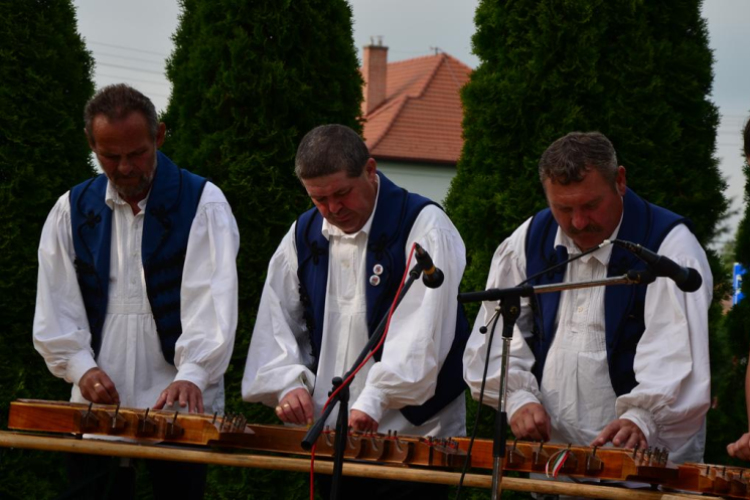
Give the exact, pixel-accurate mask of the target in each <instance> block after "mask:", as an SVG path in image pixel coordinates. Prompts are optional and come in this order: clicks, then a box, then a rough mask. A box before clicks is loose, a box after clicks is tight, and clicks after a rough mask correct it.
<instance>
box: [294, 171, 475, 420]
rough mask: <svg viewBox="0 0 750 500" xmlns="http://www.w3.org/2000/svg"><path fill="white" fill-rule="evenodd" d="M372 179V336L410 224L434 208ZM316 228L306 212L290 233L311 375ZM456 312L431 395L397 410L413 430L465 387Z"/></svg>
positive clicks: (322, 255) (323, 252) (320, 267)
mask: <svg viewBox="0 0 750 500" xmlns="http://www.w3.org/2000/svg"><path fill="white" fill-rule="evenodd" d="M378 175H379V176H380V189H379V193H378V204H377V210H376V211H375V216H374V218H373V221H372V229H371V230H370V234H369V237H368V243H367V263H366V267H365V269H366V270H370V269H373V268H374V266H375V265H376V264H380V265H382V266H383V273H382V274H381V275H380V283H379V285H377V286H374V285H372V284H370V283H368V284H367V285H366V287H367V290H366V297H367V327H368V334H369V335H372V334H373V333H374V332H375V329H376V328H377V326H378V324H379V323H380V321H381V319H382V318H383V317H384V316H385V315H386V314H387V312H388V310H389V308H390V306H391V303H392V302H393V300H394V298H395V296H396V292H397V290H398V286H399V284H400V282H401V277H402V275H403V273H404V269H405V268H406V257H405V255H404V249H405V248H407V245H409V244H411V242H408V241H406V240H407V238H408V236H409V233H410V232H411V228H412V226H413V225H414V221H415V220H416V219H417V216H418V215H419V213H420V212H421V211H422V209H423V208H424V207H426V206H427V205H434V203H433V202H432V201H430V200H429V199H427V198H424V197H422V196H419V195H417V194H413V193H409V192H408V191H406V190H405V189H402V188H400V187H398V186H396V185H395V184H393V183H392V182H391V181H390V180H388V178H387V177H385V176H384V175H383V174H382V173H378ZM322 226H323V217H321V215H320V212H318V210H317V209H316V208H312V209H310V210H308V211H307V212H305V213H304V214H302V215H301V216H300V217H299V219H298V220H297V227H296V233H295V244H296V247H297V263H298V269H297V275H298V277H299V282H300V290H299V291H300V299H301V301H302V304H303V306H304V315H305V321H306V323H307V329H308V333H309V334H310V341H311V345H312V349H313V353H312V354H313V358H314V359H315V366H314V367H313V368H312V369H313V371H317V362H318V361H317V360H318V358H319V356H320V347H321V342H322V339H323V319H324V317H325V298H326V289H327V285H328V240H327V239H326V238H325V237H324V236H323V235H322V233H321V229H322ZM366 272H367V271H366ZM456 293H458V290H456ZM457 308H458V314H457V317H456V334H455V337H454V339H453V344H452V345H451V349H450V351H449V353H448V356H447V358H446V359H445V362H444V363H443V367H442V369H441V370H440V373H439V374H438V378H437V387H436V390H435V395H434V396H433V397H432V398H430V399H429V400H428V401H427V402H425V403H424V404H423V405H420V406H408V407H405V408H402V409H401V413H402V414H403V415H404V417H406V419H407V420H409V422H411V423H412V424H414V425H421V424H423V423H424V422H426V421H427V420H429V419H430V418H431V417H432V416H433V415H435V414H436V413H437V412H438V411H440V410H442V409H443V408H444V407H445V406H447V405H448V404H449V403H450V402H452V401H453V400H454V399H456V398H457V397H459V396H461V397H463V393H464V389H465V388H466V384H465V383H464V381H463V364H462V355H463V352H464V347H465V346H466V340H467V339H468V338H469V333H470V330H469V322H468V321H467V319H466V315H465V313H464V310H463V307H462V306H461V305H458V304H457ZM381 354H382V352H381V350H379V351H378V352H376V353H375V355H374V357H375V359H376V360H378V361H379V360H380V356H381ZM326 382H327V381H326Z"/></svg>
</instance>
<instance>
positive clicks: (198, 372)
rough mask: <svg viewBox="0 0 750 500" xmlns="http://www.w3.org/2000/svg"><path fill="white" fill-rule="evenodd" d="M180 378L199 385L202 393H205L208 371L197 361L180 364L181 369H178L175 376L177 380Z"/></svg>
mask: <svg viewBox="0 0 750 500" xmlns="http://www.w3.org/2000/svg"><path fill="white" fill-rule="evenodd" d="M180 380H184V381H186V382H192V383H193V384H195V385H196V387H198V389H200V391H201V393H203V392H205V390H206V387H207V386H208V373H207V372H206V370H204V369H203V367H201V366H200V365H197V364H195V363H184V364H182V365H180V369H179V370H178V371H177V375H176V376H175V378H174V381H175V382H178V381H180Z"/></svg>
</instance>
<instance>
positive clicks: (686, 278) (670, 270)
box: [613, 240, 703, 292]
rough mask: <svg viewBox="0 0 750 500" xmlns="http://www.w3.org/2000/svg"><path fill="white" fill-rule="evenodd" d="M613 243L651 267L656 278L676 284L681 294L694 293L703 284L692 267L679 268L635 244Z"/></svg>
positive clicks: (619, 241) (674, 263)
mask: <svg viewBox="0 0 750 500" xmlns="http://www.w3.org/2000/svg"><path fill="white" fill-rule="evenodd" d="M613 243H614V244H615V245H618V246H621V247H624V248H626V249H627V250H628V251H630V252H632V253H634V254H635V255H637V256H638V258H640V259H641V260H642V261H644V262H645V263H646V264H648V265H649V266H651V269H653V271H654V274H655V275H656V276H662V277H665V278H670V279H671V280H672V281H674V282H675V284H677V288H679V289H680V290H682V291H683V292H695V291H696V290H698V289H699V288H700V287H701V285H702V284H703V278H702V277H701V275H700V273H699V272H698V271H696V270H695V269H693V268H692V267H684V266H681V265H679V264H678V263H677V262H675V261H673V260H672V259H670V258H668V257H665V256H663V255H659V254H657V253H654V252H652V251H651V250H649V249H648V248H645V247H643V246H641V245H638V244H636V243H631V242H629V241H624V240H614V241H613Z"/></svg>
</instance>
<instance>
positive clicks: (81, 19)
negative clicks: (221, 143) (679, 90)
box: [73, 0, 750, 239]
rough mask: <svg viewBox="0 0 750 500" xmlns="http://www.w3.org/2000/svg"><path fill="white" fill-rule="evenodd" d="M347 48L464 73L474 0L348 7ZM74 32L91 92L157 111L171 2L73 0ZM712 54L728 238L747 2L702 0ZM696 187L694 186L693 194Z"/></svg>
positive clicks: (741, 118) (744, 99) (379, 1)
mask: <svg viewBox="0 0 750 500" xmlns="http://www.w3.org/2000/svg"><path fill="white" fill-rule="evenodd" d="M349 2H350V4H351V5H352V8H353V11H354V41H355V43H356V45H357V47H359V48H360V49H361V47H362V46H363V45H366V44H367V43H369V41H370V37H371V36H382V37H383V43H384V45H387V46H388V47H389V49H388V56H389V59H390V60H391V61H397V60H401V59H410V58H412V57H419V56H424V55H429V54H432V53H434V51H435V49H436V48H438V49H439V50H442V51H444V52H447V53H449V54H451V55H452V56H454V57H456V58H458V59H460V60H461V61H463V62H465V63H466V64H468V65H469V66H471V67H476V66H477V64H478V63H479V60H478V59H477V58H476V56H474V55H473V54H471V36H472V34H473V33H474V10H475V9H476V6H477V5H478V3H479V1H478V0H349ZM73 3H74V5H75V6H76V8H77V14H78V28H79V31H80V32H81V34H82V35H83V37H84V38H85V40H86V43H87V46H88V48H89V50H91V52H92V53H93V55H94V58H95V59H96V73H95V80H96V86H97V87H101V86H104V85H107V84H110V83H116V82H127V83H129V84H131V85H133V86H134V87H136V88H138V89H139V90H141V91H142V92H144V93H145V94H147V95H148V96H149V97H151V99H152V100H153V101H154V104H156V106H157V108H159V109H160V110H161V109H163V108H164V107H166V105H167V101H168V99H169V89H170V85H169V82H168V81H167V79H166V78H165V77H164V61H165V59H166V57H168V56H169V53H170V52H171V50H172V39H171V36H172V34H173V33H174V32H175V30H176V28H177V24H178V18H179V7H178V4H177V0H74V1H73ZM703 15H704V17H705V18H706V19H707V21H708V29H709V36H710V45H711V48H712V49H713V51H714V58H715V61H716V62H715V65H714V75H715V80H714V90H713V95H712V98H713V100H714V102H715V103H716V104H717V106H719V111H720V113H721V116H722V120H721V125H720V127H719V131H718V132H719V135H718V139H717V151H716V156H717V157H718V158H719V160H720V162H721V169H722V172H723V173H724V176H725V177H726V179H727V183H728V185H729V187H728V189H727V196H728V197H730V198H732V201H733V204H732V208H733V209H734V210H735V211H737V214H736V215H734V216H732V217H730V219H729V220H728V222H727V224H728V227H729V229H730V233H729V235H728V236H726V237H724V238H723V239H727V238H729V237H730V236H731V235H733V234H734V232H735V229H736V227H737V224H738V223H739V218H740V217H741V213H742V210H743V209H744V205H743V199H742V196H743V187H744V178H743V176H742V164H743V158H742V155H741V152H740V151H741V147H742V137H741V132H742V126H743V124H744V123H745V119H746V118H747V117H748V116H750V50H748V47H750V1H748V0H704V5H703ZM696 188H697V187H696Z"/></svg>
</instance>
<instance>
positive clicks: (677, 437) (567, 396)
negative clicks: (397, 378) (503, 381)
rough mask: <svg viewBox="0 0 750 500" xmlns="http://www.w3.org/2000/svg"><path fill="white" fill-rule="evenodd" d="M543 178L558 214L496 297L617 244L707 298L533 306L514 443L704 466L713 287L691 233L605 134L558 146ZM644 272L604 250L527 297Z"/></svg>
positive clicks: (496, 268) (661, 292)
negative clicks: (610, 449)
mask: <svg viewBox="0 0 750 500" xmlns="http://www.w3.org/2000/svg"><path fill="white" fill-rule="evenodd" d="M539 174H540V178H541V181H542V185H543V187H544V191H545V194H546V197H547V202H548V204H549V209H547V210H544V211H542V212H540V213H538V214H537V215H536V216H534V217H533V218H531V219H529V220H527V221H526V222H524V223H523V224H522V225H521V226H520V227H519V228H518V229H517V230H516V231H515V232H514V233H513V234H512V235H511V236H510V237H509V238H508V239H507V240H505V241H504V242H503V243H502V244H501V245H500V247H498V249H497V251H496V252H495V255H494V257H493V259H492V264H491V268H490V274H489V278H488V280H487V288H506V287H513V286H516V285H518V284H520V283H521V282H523V281H524V280H526V278H527V277H529V276H532V275H534V274H536V273H539V272H541V271H544V270H545V269H547V268H549V267H550V266H551V265H553V264H555V263H561V262H563V261H565V260H566V259H568V258H569V257H572V256H574V255H576V254H580V253H582V252H583V251H585V250H589V249H593V248H595V247H597V246H598V245H599V244H601V243H602V242H603V241H604V240H605V239H610V240H612V239H615V238H619V239H622V240H628V241H632V242H635V243H639V244H641V245H643V246H645V247H647V248H650V249H651V250H652V251H654V252H658V253H659V254H661V255H665V256H667V257H669V258H671V259H672V260H674V261H676V262H678V263H679V264H680V265H683V266H686V267H692V268H695V269H697V270H698V272H699V273H700V274H701V275H702V277H703V285H702V286H701V288H700V289H699V290H698V291H697V292H695V293H685V292H683V291H681V290H679V289H678V287H677V286H676V285H675V283H674V282H672V281H671V280H669V279H666V278H659V279H657V280H656V281H655V282H654V283H652V284H651V285H648V286H646V285H638V286H625V285H617V286H611V287H607V288H603V287H597V288H586V289H580V290H571V291H565V292H562V293H558V294H542V295H539V296H538V298H537V299H536V302H537V303H536V305H535V308H532V307H531V306H530V304H529V301H528V300H525V301H524V302H523V303H522V314H521V317H520V318H519V320H518V322H517V324H516V329H515V331H514V336H513V340H512V343H511V353H510V371H509V376H508V390H509V394H508V400H507V411H508V417H509V420H510V424H511V428H512V430H513V433H514V434H515V435H516V436H517V437H519V438H522V439H533V440H552V441H554V442H562V443H573V444H588V443H590V444H592V445H598V446H601V445H604V444H606V443H608V442H610V441H611V442H612V443H613V444H614V445H615V446H619V447H627V448H633V447H636V446H638V447H641V448H643V447H646V446H653V447H659V448H666V449H668V450H669V451H670V452H671V453H672V455H671V458H672V459H673V460H676V461H680V460H685V461H700V460H701V459H702V456H703V449H704V446H705V415H706V412H707V410H708V407H709V398H710V372H709V358H708V319H707V313H708V306H709V304H710V302H711V294H712V277H711V272H710V269H709V266H708V262H707V260H706V255H705V252H704V251H703V249H702V248H701V247H700V245H699V243H698V241H697V240H696V238H695V236H694V235H693V233H692V232H691V231H690V229H689V222H688V221H687V220H685V219H684V218H682V217H680V216H678V215H676V214H673V213H671V212H669V211H667V210H665V209H663V208H660V207H657V206H655V205H652V204H650V203H648V202H646V201H644V200H642V199H641V198H639V197H638V196H637V195H636V194H635V193H634V192H633V191H632V190H629V189H628V188H627V187H626V181H625V168H624V167H622V166H619V165H618V163H617V157H616V155H615V150H614V148H613V146H612V144H611V143H610V141H609V140H608V139H607V138H606V137H604V136H603V135H602V134H600V133H598V132H593V133H580V132H573V133H570V134H568V135H566V136H565V137H563V138H561V139H558V140H557V141H555V142H554V143H553V144H552V145H551V146H550V147H549V148H548V149H547V151H546V152H545V153H544V154H543V156H542V158H541V161H540V163H539ZM636 265H639V261H638V259H637V257H635V256H633V255H632V254H630V253H628V252H627V251H626V250H625V249H624V248H621V247H615V246H611V245H610V246H604V247H602V248H599V249H598V250H596V251H594V252H593V253H590V254H589V255H586V256H584V257H582V258H581V259H579V260H576V261H574V262H571V263H569V264H567V265H566V266H563V267H561V268H558V270H557V271H556V272H550V273H542V275H541V276H540V277H539V278H538V279H536V280H534V281H532V282H531V283H530V284H532V285H541V284H547V283H560V282H579V281H589V280H596V279H603V278H605V277H607V276H619V275H622V274H624V273H625V272H627V271H628V270H629V269H632V268H633V267H634V266H636ZM494 306H495V304H494V303H485V304H484V306H483V308H482V310H481V311H480V313H479V316H478V317H477V321H476V325H475V328H474V331H473V332H472V336H471V338H470V339H469V342H468V345H467V349H466V352H465V355H464V366H465V373H464V377H465V379H466V381H467V383H468V384H469V386H470V387H471V390H472V394H473V395H474V397H475V398H477V397H478V395H479V394H478V393H479V387H480V383H481V376H482V369H483V367H484V360H485V355H486V352H487V348H488V347H487V340H488V337H489V336H488V335H482V334H480V333H479V331H478V329H479V327H481V326H482V325H485V324H486V323H487V322H488V321H489V320H490V317H491V316H492V315H493V313H494ZM501 325H502V321H500V324H499V325H498V329H501V328H502V326H501ZM498 331H500V330H498ZM500 351H501V349H500V348H499V341H498V342H497V343H496V344H495V345H494V346H493V348H492V350H491V356H490V367H489V374H490V376H491V379H490V380H489V381H488V384H487V391H486V394H485V402H486V403H487V404H489V405H491V406H493V407H494V406H496V404H497V399H498V388H499V372H500V369H499V367H500V357H501V352H500Z"/></svg>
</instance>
